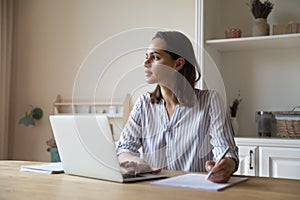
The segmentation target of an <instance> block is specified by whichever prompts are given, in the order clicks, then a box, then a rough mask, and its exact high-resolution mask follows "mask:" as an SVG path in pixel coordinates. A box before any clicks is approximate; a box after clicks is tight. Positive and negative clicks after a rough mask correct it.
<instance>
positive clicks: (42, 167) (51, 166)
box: [20, 162, 64, 174]
mask: <svg viewBox="0 0 300 200" xmlns="http://www.w3.org/2000/svg"><path fill="white" fill-rule="evenodd" d="M20 171H26V172H37V173H46V174H58V173H63V172H64V169H63V166H62V163H61V162H53V163H45V164H34V165H22V166H21V167H20Z"/></svg>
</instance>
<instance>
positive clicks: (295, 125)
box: [275, 106, 300, 138]
mask: <svg viewBox="0 0 300 200" xmlns="http://www.w3.org/2000/svg"><path fill="white" fill-rule="evenodd" d="M297 108H298V109H300V106H296V107H294V108H293V109H292V111H281V112H276V113H275V119H276V129H277V135H278V136H279V137H288V138H300V111H296V109H297Z"/></svg>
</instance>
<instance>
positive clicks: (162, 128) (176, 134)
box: [116, 90, 238, 172]
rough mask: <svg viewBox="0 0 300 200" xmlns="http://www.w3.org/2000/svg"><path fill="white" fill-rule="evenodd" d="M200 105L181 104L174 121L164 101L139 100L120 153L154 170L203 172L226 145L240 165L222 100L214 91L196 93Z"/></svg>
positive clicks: (120, 147) (120, 143) (128, 124)
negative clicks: (139, 159) (136, 158)
mask: <svg viewBox="0 0 300 200" xmlns="http://www.w3.org/2000/svg"><path fill="white" fill-rule="evenodd" d="M195 93H196V99H197V103H196V104H194V105H193V106H192V107H187V106H182V105H180V104H178V105H177V106H176V108H175V111H174V114H173V115H172V117H171V118H169V117H168V114H167V110H166V108H165V106H164V103H165V102H164V100H163V99H162V100H161V101H160V102H159V103H158V104H152V103H151V102H150V94H144V95H141V96H140V97H139V99H138V100H137V102H136V104H135V106H134V108H133V110H132V111H131V114H130V117H129V119H128V122H127V124H126V125H125V127H124V129H123V131H122V133H121V137H120V139H119V141H118V143H117V147H116V148H117V154H118V155H119V154H121V153H123V152H130V153H132V154H133V155H136V156H140V151H139V149H140V148H141V149H142V152H143V154H142V157H143V158H144V159H145V161H146V162H147V163H148V164H149V165H150V166H151V167H155V168H162V169H167V170H180V171H190V172H204V171H206V170H205V162H206V161H207V160H215V159H216V158H217V157H218V156H219V155H220V154H222V152H223V151H224V150H225V149H226V147H227V146H229V147H230V151H229V152H228V153H227V154H226V157H232V158H234V159H235V160H236V163H238V148H237V147H236V145H235V142H234V138H233V130H232V126H231V124H230V122H229V118H228V116H227V114H226V111H225V109H224V105H223V103H222V102H223V101H222V100H221V98H220V97H219V95H218V94H217V92H215V91H210V90H195Z"/></svg>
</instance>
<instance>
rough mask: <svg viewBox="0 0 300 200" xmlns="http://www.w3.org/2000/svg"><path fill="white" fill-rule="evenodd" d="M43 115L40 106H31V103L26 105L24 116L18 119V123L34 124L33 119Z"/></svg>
mask: <svg viewBox="0 0 300 200" xmlns="http://www.w3.org/2000/svg"><path fill="white" fill-rule="evenodd" d="M42 116H43V111H42V109H40V108H33V106H32V105H29V106H28V109H27V111H26V112H25V116H24V117H23V118H21V119H20V121H19V124H22V125H25V126H35V120H39V119H41V118H42Z"/></svg>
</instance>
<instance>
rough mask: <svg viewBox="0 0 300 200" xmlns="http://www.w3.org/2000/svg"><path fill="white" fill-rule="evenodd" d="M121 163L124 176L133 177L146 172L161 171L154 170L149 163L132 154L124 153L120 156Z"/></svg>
mask: <svg viewBox="0 0 300 200" xmlns="http://www.w3.org/2000/svg"><path fill="white" fill-rule="evenodd" d="M118 158H119V162H120V166H121V170H122V174H123V175H124V176H126V175H128V176H130V175H131V176H132V175H137V174H141V173H146V172H154V173H157V172H159V171H160V170H159V169H152V168H151V167H150V166H149V165H148V163H147V162H146V161H145V160H143V159H142V158H140V157H137V156H134V155H132V154H131V153H127V152H126V153H122V154H120V155H119V157H118Z"/></svg>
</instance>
